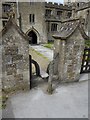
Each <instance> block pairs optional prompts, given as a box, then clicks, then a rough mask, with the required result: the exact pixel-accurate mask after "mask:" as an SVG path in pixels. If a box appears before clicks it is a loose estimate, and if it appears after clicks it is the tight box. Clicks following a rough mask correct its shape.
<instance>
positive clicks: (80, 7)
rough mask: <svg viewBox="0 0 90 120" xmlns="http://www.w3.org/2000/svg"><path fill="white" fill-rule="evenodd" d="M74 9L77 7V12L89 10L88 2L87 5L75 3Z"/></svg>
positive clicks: (89, 3)
mask: <svg viewBox="0 0 90 120" xmlns="http://www.w3.org/2000/svg"><path fill="white" fill-rule="evenodd" d="M76 7H77V8H76V10H77V11H80V10H83V9H87V8H90V2H88V3H85V2H80V3H76Z"/></svg>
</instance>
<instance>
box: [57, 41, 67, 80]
mask: <svg viewBox="0 0 90 120" xmlns="http://www.w3.org/2000/svg"><path fill="white" fill-rule="evenodd" d="M64 61H65V40H60V44H59V65H58V72H59V80H63V78H64V64H65V62H64Z"/></svg>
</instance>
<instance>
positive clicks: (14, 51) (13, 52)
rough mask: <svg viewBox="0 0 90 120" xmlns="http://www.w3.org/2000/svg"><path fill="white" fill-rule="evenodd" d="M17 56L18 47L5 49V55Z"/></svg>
mask: <svg viewBox="0 0 90 120" xmlns="http://www.w3.org/2000/svg"><path fill="white" fill-rule="evenodd" d="M16 54H18V47H17V46H12V47H5V55H16Z"/></svg>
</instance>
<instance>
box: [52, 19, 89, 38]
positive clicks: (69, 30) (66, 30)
mask: <svg viewBox="0 0 90 120" xmlns="http://www.w3.org/2000/svg"><path fill="white" fill-rule="evenodd" d="M81 22H82V20H81V19H69V20H67V21H63V22H62V25H61V28H60V30H59V32H57V33H56V34H55V35H53V37H54V38H56V39H62V40H64V39H67V38H68V37H70V36H71V35H72V34H73V33H74V31H75V30H76V29H77V28H78V29H79V31H80V33H81V35H82V37H83V38H84V39H86V40H87V39H88V40H89V39H90V38H89V36H87V35H86V33H85V31H84V28H83V25H82V23H81Z"/></svg>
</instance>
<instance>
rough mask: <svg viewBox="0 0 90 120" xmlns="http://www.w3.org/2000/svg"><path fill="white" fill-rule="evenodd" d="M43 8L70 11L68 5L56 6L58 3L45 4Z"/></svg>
mask: <svg viewBox="0 0 90 120" xmlns="http://www.w3.org/2000/svg"><path fill="white" fill-rule="evenodd" d="M45 7H47V8H56V9H66V10H71V9H72V7H71V6H70V7H69V6H68V5H63V4H58V3H53V2H45Z"/></svg>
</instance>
